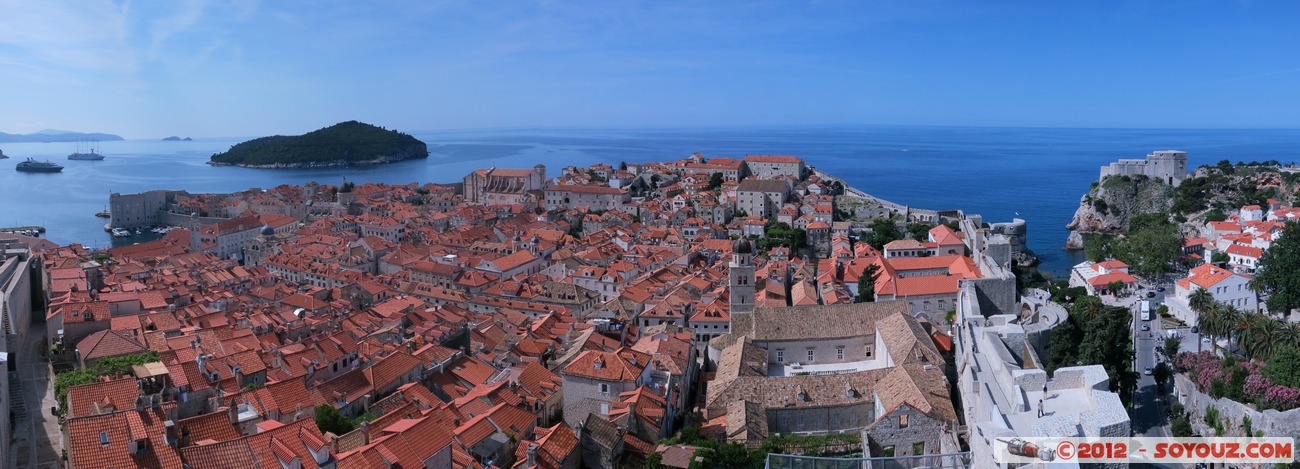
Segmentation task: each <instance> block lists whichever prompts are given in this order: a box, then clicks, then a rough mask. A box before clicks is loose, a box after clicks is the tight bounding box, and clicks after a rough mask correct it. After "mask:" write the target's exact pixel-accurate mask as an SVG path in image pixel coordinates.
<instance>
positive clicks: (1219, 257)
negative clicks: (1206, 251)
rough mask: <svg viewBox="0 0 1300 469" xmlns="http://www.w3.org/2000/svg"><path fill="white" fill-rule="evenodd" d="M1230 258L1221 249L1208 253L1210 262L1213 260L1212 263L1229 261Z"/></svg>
mask: <svg viewBox="0 0 1300 469" xmlns="http://www.w3.org/2000/svg"><path fill="white" fill-rule="evenodd" d="M1231 260H1232V257H1231V256H1229V255H1228V253H1226V252H1223V251H1219V252H1216V253H1214V254H1211V255H1210V262H1213V263H1215V264H1219V263H1223V262H1229V261H1231Z"/></svg>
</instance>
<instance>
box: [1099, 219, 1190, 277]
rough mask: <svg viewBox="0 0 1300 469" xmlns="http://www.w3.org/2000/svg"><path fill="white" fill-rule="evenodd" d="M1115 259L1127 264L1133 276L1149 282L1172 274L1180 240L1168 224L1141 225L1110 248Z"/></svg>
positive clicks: (1179, 251)
mask: <svg viewBox="0 0 1300 469" xmlns="http://www.w3.org/2000/svg"><path fill="white" fill-rule="evenodd" d="M1111 249H1112V251H1114V253H1115V258H1116V259H1119V260H1121V261H1124V262H1125V263H1127V264H1128V265H1129V266H1130V267H1131V268H1132V270H1133V273H1135V274H1137V275H1140V276H1143V277H1148V278H1153V277H1156V276H1159V275H1161V274H1164V273H1167V272H1170V271H1172V270H1173V266H1174V262H1175V261H1177V260H1178V257H1179V256H1180V255H1181V254H1182V249H1183V238H1182V235H1180V234H1179V233H1178V228H1177V227H1176V226H1174V225H1173V224H1171V223H1168V222H1165V223H1163V224H1154V223H1153V224H1150V225H1145V226H1143V228H1142V229H1141V230H1139V231H1137V232H1132V231H1130V232H1129V235H1128V236H1125V237H1124V238H1122V239H1120V240H1119V241H1118V242H1115V243H1113V245H1112V246H1111Z"/></svg>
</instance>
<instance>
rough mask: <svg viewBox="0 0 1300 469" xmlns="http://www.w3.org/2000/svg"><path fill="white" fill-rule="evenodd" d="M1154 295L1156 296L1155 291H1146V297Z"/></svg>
mask: <svg viewBox="0 0 1300 469" xmlns="http://www.w3.org/2000/svg"><path fill="white" fill-rule="evenodd" d="M1155 297H1156V292H1153V291H1149V292H1147V298H1155Z"/></svg>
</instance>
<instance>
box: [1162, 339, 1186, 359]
mask: <svg viewBox="0 0 1300 469" xmlns="http://www.w3.org/2000/svg"><path fill="white" fill-rule="evenodd" d="M1182 345H1183V341H1182V340H1181V339H1179V338H1177V337H1165V344H1164V352H1165V357H1168V358H1169V359H1173V358H1174V357H1176V356H1178V348H1179V347H1181V346H1182Z"/></svg>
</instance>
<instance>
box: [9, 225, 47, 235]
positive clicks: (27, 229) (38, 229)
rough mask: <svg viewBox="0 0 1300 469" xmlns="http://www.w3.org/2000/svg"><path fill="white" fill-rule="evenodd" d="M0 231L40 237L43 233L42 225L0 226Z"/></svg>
mask: <svg viewBox="0 0 1300 469" xmlns="http://www.w3.org/2000/svg"><path fill="white" fill-rule="evenodd" d="M0 233H11V234H20V235H23V236H35V237H40V236H41V235H42V234H44V233H45V227H44V226H35V225H33V226H19V227H14V228H0Z"/></svg>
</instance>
